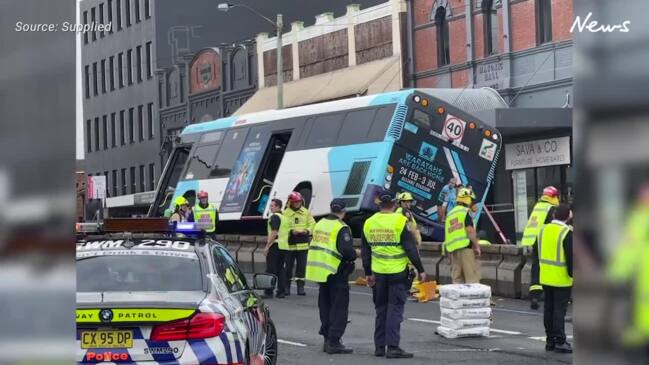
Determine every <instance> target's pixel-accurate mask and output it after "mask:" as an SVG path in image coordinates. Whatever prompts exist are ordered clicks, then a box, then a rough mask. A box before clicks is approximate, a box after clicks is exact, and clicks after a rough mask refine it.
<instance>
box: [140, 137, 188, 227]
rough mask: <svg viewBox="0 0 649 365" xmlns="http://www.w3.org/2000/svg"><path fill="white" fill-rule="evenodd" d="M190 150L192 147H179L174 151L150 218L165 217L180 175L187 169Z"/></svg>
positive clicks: (150, 212) (159, 187)
mask: <svg viewBox="0 0 649 365" xmlns="http://www.w3.org/2000/svg"><path fill="white" fill-rule="evenodd" d="M190 150H191V145H186V146H179V147H176V148H175V149H174V151H173V153H172V154H171V157H169V160H168V161H167V166H166V167H165V170H164V173H163V175H162V178H161V181H160V185H159V186H158V191H157V192H156V198H155V200H154V202H153V204H152V205H151V208H150V209H149V216H150V217H162V216H163V215H164V213H165V212H164V211H165V208H166V207H168V206H169V202H170V199H171V198H172V197H173V195H174V191H175V188H176V184H177V183H178V180H179V179H180V174H181V173H182V171H183V169H184V168H185V164H186V163H187V157H188V156H189V151H190Z"/></svg>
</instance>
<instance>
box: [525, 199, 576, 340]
mask: <svg viewBox="0 0 649 365" xmlns="http://www.w3.org/2000/svg"><path fill="white" fill-rule="evenodd" d="M553 218H554V219H553V220H552V221H551V222H550V223H548V224H546V225H544V226H543V227H541V229H540V230H539V236H538V239H537V240H536V243H535V245H534V246H533V251H534V257H538V262H539V282H540V283H541V285H543V292H544V294H545V305H544V311H543V324H544V325H545V333H546V342H545V350H546V351H554V352H561V353H571V352H572V347H571V346H570V344H569V343H568V342H566V332H565V321H566V311H567V309H568V302H569V301H570V290H571V289H572V281H573V280H572V276H573V275H572V267H573V261H572V256H573V255H572V228H571V227H570V226H569V225H568V224H567V223H566V222H568V221H570V220H571V219H572V211H571V210H570V206H569V205H568V204H561V205H559V206H558V207H557V208H556V209H555V211H554V212H553Z"/></svg>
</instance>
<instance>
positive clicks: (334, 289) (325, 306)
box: [306, 199, 356, 354]
mask: <svg viewBox="0 0 649 365" xmlns="http://www.w3.org/2000/svg"><path fill="white" fill-rule="evenodd" d="M330 208H331V214H329V215H328V216H326V217H324V218H323V219H321V220H320V221H319V222H318V223H317V224H316V225H315V228H314V229H313V240H312V241H311V244H310V245H309V254H308V256H307V264H306V279H307V280H309V281H313V282H316V283H318V285H319V286H320V292H319V295H318V308H319V310H320V323H321V325H320V332H319V333H320V334H321V335H322V336H323V337H324V346H323V351H325V352H327V353H328V354H349V353H351V352H352V351H353V350H352V349H350V348H346V347H345V346H344V345H343V344H342V343H341V342H340V338H341V337H342V335H343V333H344V332H345V328H346V327H347V317H348V309H349V282H348V279H349V275H350V274H351V273H352V272H353V271H354V268H355V265H354V261H355V260H356V250H354V247H353V243H354V242H353V239H352V231H351V229H350V228H349V227H348V226H347V224H345V222H343V218H344V217H345V208H346V204H345V201H344V200H342V199H334V200H332V201H331V204H330Z"/></svg>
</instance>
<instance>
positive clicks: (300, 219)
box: [280, 191, 315, 295]
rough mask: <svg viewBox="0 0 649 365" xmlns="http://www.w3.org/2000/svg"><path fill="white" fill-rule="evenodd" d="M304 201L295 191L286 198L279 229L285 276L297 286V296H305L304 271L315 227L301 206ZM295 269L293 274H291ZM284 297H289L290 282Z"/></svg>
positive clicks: (311, 217) (306, 210) (310, 217)
mask: <svg viewBox="0 0 649 365" xmlns="http://www.w3.org/2000/svg"><path fill="white" fill-rule="evenodd" d="M303 202H304V199H303V198H302V195H301V194H300V193H298V192H297V191H294V192H292V193H291V194H289V196H288V205H287V207H286V209H284V213H283V216H284V219H283V220H282V225H281V227H280V236H286V239H287V241H288V249H287V252H285V255H284V257H285V267H286V275H287V277H288V278H291V280H293V281H295V283H296V284H297V295H306V293H305V292H304V274H305V270H306V256H307V252H308V250H309V242H311V233H312V232H313V227H314V226H315V219H313V216H312V215H311V212H310V211H309V210H308V209H307V208H305V207H304V206H303ZM293 267H295V273H294V272H293ZM286 295H291V282H290V281H288V282H287V285H286Z"/></svg>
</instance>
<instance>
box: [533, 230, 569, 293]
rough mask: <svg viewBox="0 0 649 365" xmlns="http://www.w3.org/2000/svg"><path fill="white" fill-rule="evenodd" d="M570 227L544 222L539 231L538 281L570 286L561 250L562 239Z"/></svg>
mask: <svg viewBox="0 0 649 365" xmlns="http://www.w3.org/2000/svg"><path fill="white" fill-rule="evenodd" d="M568 232H570V227H568V226H564V225H561V224H557V223H549V224H546V225H545V226H544V227H543V228H541V231H540V232H539V238H538V241H537V242H538V252H539V273H540V275H539V282H540V283H541V284H543V285H549V286H555V287H568V286H572V278H571V277H570V275H568V267H567V266H568V265H567V263H566V257H565V254H564V252H563V241H564V240H565V239H566V236H567V235H568Z"/></svg>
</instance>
